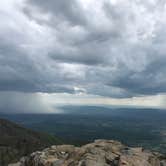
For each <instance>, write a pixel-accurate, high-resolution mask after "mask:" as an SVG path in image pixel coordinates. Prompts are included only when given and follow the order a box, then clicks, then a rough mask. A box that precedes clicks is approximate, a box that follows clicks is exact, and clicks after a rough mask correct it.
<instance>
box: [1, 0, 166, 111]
mask: <svg viewBox="0 0 166 166" xmlns="http://www.w3.org/2000/svg"><path fill="white" fill-rule="evenodd" d="M0 41H1V42H0V110H1V111H8V110H12V111H19V112H40V111H42V112H43V111H44V112H47V111H48V112H49V111H55V110H53V106H52V105H54V104H58V103H61V104H116V105H134V106H148V107H160V108H165V107H166V104H165V99H166V96H165V93H166V1H165V0H146V1H145V0H100V1H96V0H5V1H1V2H0Z"/></svg>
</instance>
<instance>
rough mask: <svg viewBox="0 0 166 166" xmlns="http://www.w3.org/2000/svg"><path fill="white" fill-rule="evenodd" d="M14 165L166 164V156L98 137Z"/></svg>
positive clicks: (27, 158) (34, 155) (106, 165)
mask: <svg viewBox="0 0 166 166" xmlns="http://www.w3.org/2000/svg"><path fill="white" fill-rule="evenodd" d="M10 166H166V156H164V155H161V154H159V153H154V152H150V151H146V150H143V149H142V148H132V147H127V146H125V145H123V144H121V143H120V142H117V141H112V140H96V141H95V142H94V143H90V144H87V145H84V146H82V147H75V146H73V145H60V146H51V147H50V148H47V149H44V150H43V151H41V152H34V153H32V154H31V155H30V156H28V157H23V158H22V159H21V160H20V162H19V163H17V164H15V165H10Z"/></svg>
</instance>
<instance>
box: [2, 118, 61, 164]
mask: <svg viewBox="0 0 166 166" xmlns="http://www.w3.org/2000/svg"><path fill="white" fill-rule="evenodd" d="M61 143H62V141H61V140H60V139H58V138H56V137H54V136H51V135H48V134H44V133H39V132H35V131H32V130H30V129H27V128H24V127H21V126H19V125H18V124H15V123H13V122H10V121H8V120H5V119H0V166H5V165H7V164H8V163H9V162H15V161H17V160H18V159H19V158H20V157H21V156H24V155H28V154H30V153H32V152H33V151H36V150H40V149H43V148H45V147H47V146H50V145H52V144H61Z"/></svg>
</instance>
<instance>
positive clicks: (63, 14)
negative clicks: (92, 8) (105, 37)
mask: <svg viewBox="0 0 166 166" xmlns="http://www.w3.org/2000/svg"><path fill="white" fill-rule="evenodd" d="M27 3H29V4H31V5H35V6H36V7H38V9H40V10H41V11H42V12H46V13H51V14H53V15H54V16H55V17H58V18H59V19H60V20H64V21H66V22H69V23H71V24H72V25H73V26H75V25H82V24H86V19H85V18H84V15H82V12H83V11H82V8H81V6H80V5H79V3H78V2H77V0H70V1H68V0H61V1H57V0H56V1H52V0H47V1H45V0H27ZM26 11H28V10H26V8H25V12H26Z"/></svg>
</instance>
